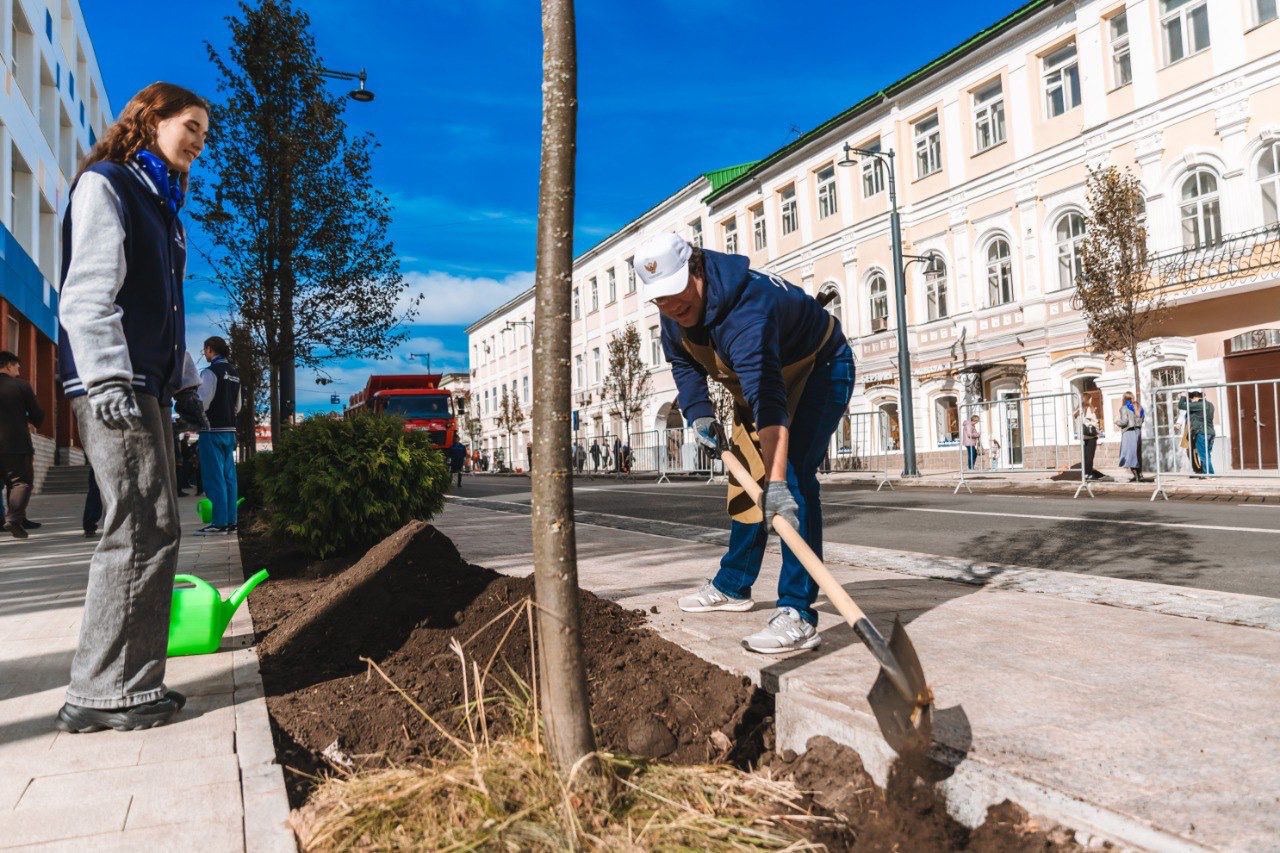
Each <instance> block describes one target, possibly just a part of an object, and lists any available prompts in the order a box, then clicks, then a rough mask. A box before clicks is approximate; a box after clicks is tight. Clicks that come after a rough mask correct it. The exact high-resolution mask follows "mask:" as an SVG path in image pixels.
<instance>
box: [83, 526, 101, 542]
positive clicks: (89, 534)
mask: <svg viewBox="0 0 1280 853" xmlns="http://www.w3.org/2000/svg"><path fill="white" fill-rule="evenodd" d="M97 535H98V528H96V527H86V528H85V529H84V538H85V539H92V538H93V537H95V536H97Z"/></svg>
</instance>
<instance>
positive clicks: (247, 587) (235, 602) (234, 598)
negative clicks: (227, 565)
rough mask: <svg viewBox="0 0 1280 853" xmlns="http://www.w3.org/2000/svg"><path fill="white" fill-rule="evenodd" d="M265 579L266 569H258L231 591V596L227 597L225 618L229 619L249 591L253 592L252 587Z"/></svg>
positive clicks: (242, 602)
mask: <svg viewBox="0 0 1280 853" xmlns="http://www.w3.org/2000/svg"><path fill="white" fill-rule="evenodd" d="M266 579H267V570H266V569H258V571H257V573H256V574H255V575H254V576H253V577H251V578H249V579H248V580H247V581H245V582H244V583H243V584H241V585H240V588H239V589H237V590H236V591H235V592H233V593H231V597H230V598H228V599H227V619H228V620H230V618H231V615H232V614H234V613H235V612H236V610H237V609H239V607H240V605H241V604H244V600H245V599H246V598H248V597H249V593H251V592H253V590H254V588H255V587H256V586H257V585H258V584H260V583H262V582H263V581H264V580H266Z"/></svg>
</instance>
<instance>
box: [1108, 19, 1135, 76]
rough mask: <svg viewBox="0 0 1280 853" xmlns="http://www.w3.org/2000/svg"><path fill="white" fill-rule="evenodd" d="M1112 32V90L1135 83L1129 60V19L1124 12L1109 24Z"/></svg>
mask: <svg viewBox="0 0 1280 853" xmlns="http://www.w3.org/2000/svg"><path fill="white" fill-rule="evenodd" d="M1108 25H1109V26H1108V29H1109V30H1110V32H1111V88H1113V89H1119V88H1120V87H1121V86H1127V85H1129V84H1130V83H1132V82H1133V64H1132V62H1130V60H1129V18H1128V17H1127V16H1126V14H1125V13H1124V12H1121V13H1120V14H1118V15H1114V16H1112V18H1111V20H1110V21H1109V22H1108Z"/></svg>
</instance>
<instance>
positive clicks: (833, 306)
mask: <svg viewBox="0 0 1280 853" xmlns="http://www.w3.org/2000/svg"><path fill="white" fill-rule="evenodd" d="M818 295H819V296H821V297H826V298H827V299H829V300H830V301H829V302H827V303H826V305H825V306H824V307H825V308H826V309H827V311H828V312H829V313H831V314H834V315H836V317H837V318H839V317H840V291H839V289H837V288H836V286H835V285H834V284H824V285H822V287H821V288H820V289H819V290H818Z"/></svg>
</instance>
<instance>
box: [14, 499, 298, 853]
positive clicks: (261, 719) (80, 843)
mask: <svg viewBox="0 0 1280 853" xmlns="http://www.w3.org/2000/svg"><path fill="white" fill-rule="evenodd" d="M195 500H196V499H195V498H194V497H189V498H182V499H180V501H181V504H182V518H183V540H182V551H181V556H180V558H179V563H178V571H180V572H186V573H188V574H194V575H197V576H199V577H202V578H205V579H206V580H208V581H209V582H210V583H212V584H213V585H214V586H216V587H218V588H219V589H220V590H222V591H223V593H224V595H225V594H226V593H227V592H228V591H230V590H232V589H234V588H235V587H236V586H239V584H240V583H241V581H242V577H243V574H242V571H241V567H240V553H239V549H238V548H237V545H236V541H235V537H218V538H213V539H208V540H202V539H199V538H196V537H193V536H191V535H190V534H191V532H192V531H194V530H195V529H196V528H197V527H199V526H200V525H199V521H198V519H197V518H196V513H195ZM83 501H84V497H83V496H82V495H49V496H36V497H35V498H33V499H32V502H31V507H30V510H29V512H30V515H31V517H32V518H33V519H34V520H36V521H42V522H44V523H45V524H44V527H43V528H42V529H40V530H38V531H33V533H32V535H31V538H29V539H27V540H25V541H19V540H15V539H13V538H11V537H10V536H9V535H8V534H4V535H3V537H2V538H0V848H4V849H10V848H17V849H40V850H88V849H92V850H94V851H95V853H96V851H103V850H139V849H145V848H147V847H151V848H153V849H160V850H181V849H199V850H203V851H210V853H222V851H241V850H249V851H277V850H280V851H283V850H290V851H292V850H294V849H295V847H294V842H293V836H292V833H290V831H289V830H288V829H287V828H286V827H285V825H284V821H285V819H286V818H287V817H288V810H289V807H288V802H287V800H286V797H285V790H284V777H283V774H282V772H281V768H280V766H279V765H278V764H276V763H275V749H274V747H273V745H272V742H271V730H270V724H269V722H268V718H267V708H266V703H265V701H264V700H263V698H262V696H263V693H262V681H261V679H260V677H259V675H258V659H257V655H256V653H255V652H254V650H253V649H252V648H250V647H249V646H250V644H251V643H252V641H253V626H252V622H251V620H250V617H249V610H248V608H247V607H241V608H240V611H239V612H238V613H237V614H236V616H235V618H234V619H233V620H232V622H231V625H230V627H229V628H228V629H227V634H226V638H225V639H224V641H223V649H222V651H219V652H218V653H216V654H212V655H201V656H193V657H183V658H174V659H172V660H170V661H169V667H168V675H167V678H166V683H167V684H168V685H169V686H170V687H173V688H175V689H177V690H180V691H182V692H183V693H185V694H186V695H187V698H188V701H187V706H186V708H184V709H183V710H182V712H181V713H180V714H179V715H178V717H177V718H176V720H175V721H174V722H173V723H170V724H169V725H167V726H164V727H161V728H158V729H152V730H149V731H143V732H128V733H121V732H113V731H105V732H98V733H95V734H81V735H68V734H63V733H60V732H58V731H56V730H55V729H54V728H53V718H54V715H55V714H56V713H57V711H58V708H59V707H60V706H61V704H62V702H63V691H64V690H65V689H66V681H67V674H68V671H69V669H70V666H71V657H72V655H73V654H74V652H75V646H76V639H77V634H78V632H79V629H80V614H81V610H82V606H83V603H84V588H85V582H86V577H87V572H88V564H89V557H90V555H91V554H92V553H93V549H94V546H95V544H96V540H93V541H89V540H86V539H84V538H83V535H82V533H81V529H80V512H81V507H82V505H83Z"/></svg>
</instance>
